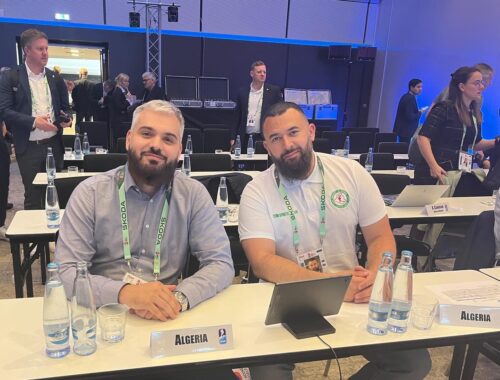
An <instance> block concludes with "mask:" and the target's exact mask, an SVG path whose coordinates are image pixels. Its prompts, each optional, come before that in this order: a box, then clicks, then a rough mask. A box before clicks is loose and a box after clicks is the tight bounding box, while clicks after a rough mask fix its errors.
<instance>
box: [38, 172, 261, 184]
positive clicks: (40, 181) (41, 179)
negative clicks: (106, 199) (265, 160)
mask: <svg viewBox="0 0 500 380" xmlns="http://www.w3.org/2000/svg"><path fill="white" fill-rule="evenodd" d="M235 173H243V174H246V175H249V176H250V177H252V178H254V177H255V176H256V175H257V174H259V173H262V172H260V171H256V170H248V171H211V172H191V174H190V177H193V178H196V177H203V176H211V175H230V174H235ZM96 174H102V172H78V173H76V172H75V173H68V172H57V173H56V179H60V178H74V177H89V176H90V177H91V176H94V175H96ZM32 183H33V185H35V186H47V173H45V172H40V173H36V176H35V179H34V180H33V182H32Z"/></svg>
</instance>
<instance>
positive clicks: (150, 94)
mask: <svg viewBox="0 0 500 380" xmlns="http://www.w3.org/2000/svg"><path fill="white" fill-rule="evenodd" d="M142 83H143V84H144V94H143V95H142V103H143V104H144V103H147V102H149V101H151V100H155V99H158V100H165V92H164V91H163V90H162V89H161V88H160V87H158V85H157V83H156V76H155V75H154V74H153V73H150V72H149V71H146V72H145V73H144V74H142Z"/></svg>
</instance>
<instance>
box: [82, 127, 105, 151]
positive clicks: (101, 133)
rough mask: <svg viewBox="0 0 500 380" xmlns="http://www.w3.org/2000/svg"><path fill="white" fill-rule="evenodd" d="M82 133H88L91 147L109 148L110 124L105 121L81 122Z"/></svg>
mask: <svg viewBox="0 0 500 380" xmlns="http://www.w3.org/2000/svg"><path fill="white" fill-rule="evenodd" d="M78 128H79V130H80V133H81V134H83V133H87V136H88V138H89V143H90V145H100V146H102V147H104V148H108V147H109V141H108V124H107V123H106V122H104V121H81V122H80V123H79V124H78Z"/></svg>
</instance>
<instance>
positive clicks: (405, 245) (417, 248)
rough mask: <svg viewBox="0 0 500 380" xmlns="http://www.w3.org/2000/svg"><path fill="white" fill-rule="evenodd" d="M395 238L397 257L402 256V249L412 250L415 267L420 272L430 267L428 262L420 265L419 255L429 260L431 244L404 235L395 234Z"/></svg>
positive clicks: (412, 260)
mask: <svg viewBox="0 0 500 380" xmlns="http://www.w3.org/2000/svg"><path fill="white" fill-rule="evenodd" d="M394 239H395V240H396V252H397V257H401V251H404V250H406V251H411V252H412V253H413V256H412V257H411V264H412V266H413V269H414V270H415V271H417V272H420V271H422V270H423V271H425V270H426V269H427V268H428V265H427V262H426V263H425V264H424V265H423V266H422V268H419V267H418V257H427V261H429V260H430V257H431V247H430V245H429V244H427V243H424V242H423V241H420V240H416V239H413V238H411V237H409V236H404V235H394Z"/></svg>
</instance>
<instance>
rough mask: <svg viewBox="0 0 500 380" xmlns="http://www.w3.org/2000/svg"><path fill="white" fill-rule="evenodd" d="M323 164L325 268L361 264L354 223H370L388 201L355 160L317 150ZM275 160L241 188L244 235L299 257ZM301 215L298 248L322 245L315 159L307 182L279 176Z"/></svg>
mask: <svg viewBox="0 0 500 380" xmlns="http://www.w3.org/2000/svg"><path fill="white" fill-rule="evenodd" d="M315 154H316V155H317V156H319V157H320V159H321V162H322V164H323V167H324V171H325V174H324V181H325V192H326V236H325V239H324V241H323V251H324V254H325V258H326V261H327V268H326V271H328V272H334V271H339V270H346V269H352V268H353V267H354V266H355V265H357V264H358V261H357V256H356V249H355V237H356V226H357V225H358V224H359V225H360V226H361V227H366V226H369V225H371V224H374V223H376V222H378V221H379V220H381V219H382V218H383V217H384V216H385V215H386V209H385V205H384V201H383V199H382V196H381V194H380V191H379V189H378V187H377V185H376V183H375V181H374V180H373V178H372V177H371V175H370V174H369V173H368V172H367V171H366V170H365V169H364V168H363V167H362V166H361V165H360V164H359V163H358V162H356V161H354V160H349V159H345V158H341V157H335V156H332V155H328V154H324V153H315ZM274 168H275V166H274V165H272V166H271V167H270V168H269V169H267V170H266V171H265V172H262V173H261V174H260V175H258V176H257V177H255V178H254V179H253V181H251V182H250V183H249V184H248V185H247V186H246V188H245V190H244V191H243V194H242V197H241V202H240V211H239V234H240V239H241V240H246V239H252V238H265V239H271V240H274V242H275V244H276V253H277V254H278V255H279V256H282V257H285V258H287V259H289V260H292V261H294V262H297V259H296V253H295V248H294V246H293V241H292V225H291V222H290V217H289V214H288V212H287V208H286V206H285V203H284V201H283V198H282V197H281V195H280V193H279V191H278V187H277V184H276V181H275V178H274ZM280 180H281V183H282V184H283V186H284V188H285V190H286V193H287V194H288V198H289V199H290V202H291V205H292V207H293V210H294V212H295V215H296V217H297V223H298V230H299V231H298V232H299V236H300V243H299V247H298V249H299V252H300V253H303V252H309V251H313V250H316V249H318V248H321V243H320V235H319V225H320V212H319V210H320V195H321V183H322V180H321V173H320V171H319V168H318V165H317V160H316V159H315V166H314V170H313V172H312V173H311V175H310V176H309V178H307V179H305V180H303V181H287V180H286V179H284V178H283V177H281V176H280Z"/></svg>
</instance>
